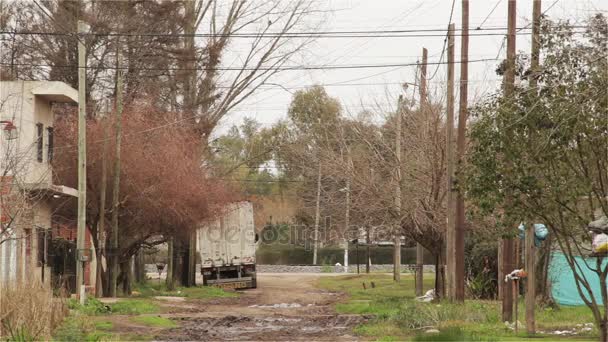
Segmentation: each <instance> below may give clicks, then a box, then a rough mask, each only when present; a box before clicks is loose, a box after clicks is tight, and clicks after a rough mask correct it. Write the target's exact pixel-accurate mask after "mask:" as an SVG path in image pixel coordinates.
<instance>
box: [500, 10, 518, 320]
mask: <svg viewBox="0 0 608 342" xmlns="http://www.w3.org/2000/svg"><path fill="white" fill-rule="evenodd" d="M508 4H509V9H508V20H507V63H506V70H505V77H504V97H505V99H506V100H507V102H508V101H509V100H510V98H511V97H512V96H513V91H514V89H515V24H516V0H509V1H508ZM506 197H507V201H511V198H512V194H511V193H508V194H507V196H506ZM507 208H509V205H507ZM513 225H514V224H513V222H512V220H511V219H509V215H508V213H507V220H506V226H507V230H508V231H507V232H506V233H507V234H509V233H510V230H511V229H512V226H513ZM514 247H515V244H514V241H513V238H512V237H506V238H504V239H503V241H502V248H503V252H502V260H503V262H502V274H503V275H505V274H509V273H511V271H513V269H514V267H515V262H514V261H515V260H513V259H514V258H515V251H514ZM499 281H503V280H502V279H499ZM513 297H514V296H513V291H510V290H509V287H508V286H504V287H503V291H502V320H503V321H509V322H510V321H512V320H513Z"/></svg>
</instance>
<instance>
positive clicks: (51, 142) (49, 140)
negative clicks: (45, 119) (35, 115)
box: [46, 127, 54, 163]
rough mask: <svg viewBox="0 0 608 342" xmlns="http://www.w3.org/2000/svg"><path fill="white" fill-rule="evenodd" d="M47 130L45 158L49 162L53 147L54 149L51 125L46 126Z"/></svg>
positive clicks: (51, 157)
mask: <svg viewBox="0 0 608 342" xmlns="http://www.w3.org/2000/svg"><path fill="white" fill-rule="evenodd" d="M46 132H47V135H48V137H47V139H48V151H47V159H48V161H49V163H50V162H51V161H53V149H54V142H53V133H54V132H53V127H47V129H46Z"/></svg>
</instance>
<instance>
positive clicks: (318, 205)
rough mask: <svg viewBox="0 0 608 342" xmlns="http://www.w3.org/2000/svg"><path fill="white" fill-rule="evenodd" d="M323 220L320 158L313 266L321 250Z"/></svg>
mask: <svg viewBox="0 0 608 342" xmlns="http://www.w3.org/2000/svg"><path fill="white" fill-rule="evenodd" d="M320 219H321V158H319V168H318V171H317V203H316V207H315V236H314V239H315V241H314V246H313V250H312V264H313V265H316V264H317V249H318V248H319V220H320Z"/></svg>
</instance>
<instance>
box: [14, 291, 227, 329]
mask: <svg viewBox="0 0 608 342" xmlns="http://www.w3.org/2000/svg"><path fill="white" fill-rule="evenodd" d="M237 296H238V294H236V293H232V292H226V291H223V290H221V289H218V288H210V287H189V288H182V287H178V288H176V289H175V290H173V291H169V290H167V288H166V286H165V284H164V283H162V284H159V283H157V282H154V281H148V282H145V283H140V284H136V285H135V286H134V289H133V296H132V297H128V298H118V300H117V301H116V302H110V301H100V300H99V299H96V298H93V297H90V298H88V299H87V301H86V303H85V304H84V305H81V304H80V303H79V302H78V301H77V300H75V299H70V300H68V301H67V307H68V308H69V315H68V316H67V317H66V319H65V320H64V321H63V323H62V324H61V325H60V326H59V327H58V328H57V329H56V330H55V331H54V333H53V340H54V341H148V340H152V339H154V336H155V335H156V334H157V333H158V332H159V331H161V330H163V329H170V328H175V327H178V326H179V324H178V323H177V322H175V321H173V320H172V319H171V318H168V317H165V316H164V315H163V314H164V313H166V312H167V308H168V307H169V306H168V305H167V304H168V303H170V301H167V300H163V299H162V298H160V297H175V298H178V299H179V301H180V302H186V301H188V300H193V301H194V300H204V299H210V298H227V297H237ZM24 340H32V339H29V338H25V339H24Z"/></svg>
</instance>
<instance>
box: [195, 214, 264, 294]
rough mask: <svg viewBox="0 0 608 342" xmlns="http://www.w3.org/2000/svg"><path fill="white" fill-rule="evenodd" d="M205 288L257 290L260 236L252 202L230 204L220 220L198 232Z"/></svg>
mask: <svg viewBox="0 0 608 342" xmlns="http://www.w3.org/2000/svg"><path fill="white" fill-rule="evenodd" d="M197 238H198V252H199V253H200V256H201V273H202V275H203V285H205V286H216V287H221V288H230V289H243V288H256V287H257V282H256V272H255V249H256V242H257V235H256V232H255V227H254V223H253V206H252V204H251V203H250V202H237V203H232V204H230V205H228V206H227V207H226V208H225V212H224V213H223V215H222V216H220V217H219V218H217V219H215V220H213V221H210V222H206V223H205V224H203V225H202V226H201V227H200V228H199V229H198V231H197Z"/></svg>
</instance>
